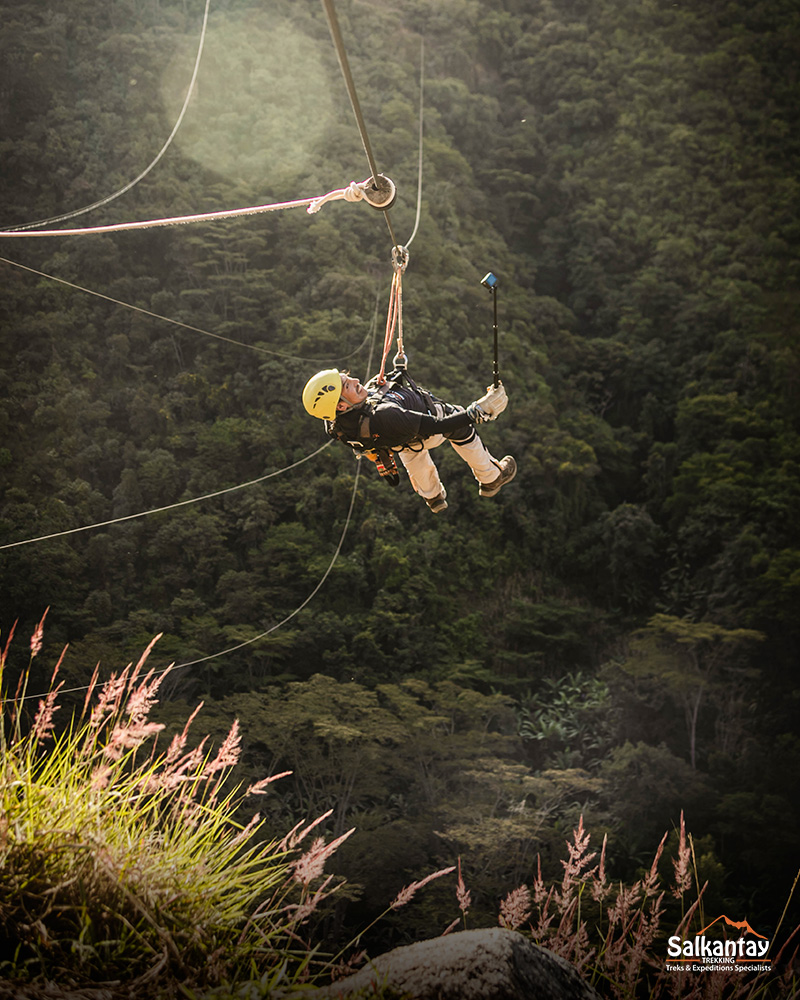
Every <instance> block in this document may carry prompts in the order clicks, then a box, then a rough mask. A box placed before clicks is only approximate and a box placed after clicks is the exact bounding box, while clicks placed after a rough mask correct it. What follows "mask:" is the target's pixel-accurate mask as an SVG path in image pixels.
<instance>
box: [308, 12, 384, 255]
mask: <svg viewBox="0 0 800 1000" xmlns="http://www.w3.org/2000/svg"><path fill="white" fill-rule="evenodd" d="M322 6H323V7H324V8H325V14H326V15H327V18H328V28H329V29H330V33H331V39H332V40H333V46H334V48H335V49H336V55H337V56H338V58H339V66H340V67H341V70H342V76H343V77H344V82H345V86H346V87H347V93H348V96H349V97H350V104H351V106H352V108H353V114H354V115H355V119H356V125H357V126H358V131H359V134H360V136H361V144H362V145H363V147H364V152H365V153H366V154H367V162H368V163H369V169H370V170H371V171H372V181H373V184H374V185H375V187H376V188H377V187H378V177H379V173H378V167H377V165H376V163H375V157H374V156H373V155H372V146H371V144H370V141H369V135H368V134H367V125H366V122H365V121H364V115H363V114H362V113H361V104H360V102H359V100H358V94H357V93H356V85H355V81H354V80H353V74H352V73H351V72H350V61H349V60H348V58H347V50H346V49H345V45H344V39H343V38H342V32H341V28H340V27H339V18H338V17H337V15H336V6H335V5H334V3H333V0H322ZM383 214H384V217H385V219H386V225H387V227H388V229H389V236H390V237H391V239H392V246H395V247H396V246H399V244H398V242H397V237H396V236H395V235H394V229H393V228H392V220H391V219H390V218H389V209H388V208H385V209H383Z"/></svg>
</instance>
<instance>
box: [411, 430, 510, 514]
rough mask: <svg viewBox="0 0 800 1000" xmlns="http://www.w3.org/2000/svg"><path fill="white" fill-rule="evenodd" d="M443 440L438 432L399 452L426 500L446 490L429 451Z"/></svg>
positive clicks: (415, 488) (412, 479)
mask: <svg viewBox="0 0 800 1000" xmlns="http://www.w3.org/2000/svg"><path fill="white" fill-rule="evenodd" d="M443 441H444V438H443V437H442V435H441V434H436V435H435V436H434V437H430V438H427V439H426V440H425V441H424V442H422V444H420V445H415V446H414V449H412V448H403V450H402V451H399V452H397V454H398V456H399V458H400V461H401V462H402V463H403V465H404V466H405V470H406V472H407V473H408V478H409V479H410V480H411V485H412V486H413V487H414V490H415V491H416V492H417V493H419V495H420V496H421V497H425V499H426V500H431V499H433V498H434V497H438V496H439V495H440V494H441V493H443V492H444V487H443V486H442V481H441V479H440V478H439V470H438V469H437V468H436V466H435V465H434V462H433V459H432V458H431V456H430V454H429V453H428V449H429V448H435V447H436V446H437V445H439V444H441V443H442V442H443ZM495 472H496V470H495Z"/></svg>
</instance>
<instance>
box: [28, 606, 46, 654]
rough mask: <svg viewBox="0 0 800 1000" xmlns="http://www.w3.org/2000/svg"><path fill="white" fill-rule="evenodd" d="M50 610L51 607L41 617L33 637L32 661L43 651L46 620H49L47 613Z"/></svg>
mask: <svg viewBox="0 0 800 1000" xmlns="http://www.w3.org/2000/svg"><path fill="white" fill-rule="evenodd" d="M49 610H50V605H49V604H48V606H47V607H46V608H45V609H44V614H43V615H42V617H41V620H40V622H39V624H38V625H37V626H36V628H35V629H34V630H33V635H32V636H31V659H33V658H34V657H35V656H38V655H39V653H40V652H41V651H42V638H43V636H44V620H45V618H47V612H48V611H49Z"/></svg>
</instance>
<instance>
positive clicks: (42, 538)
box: [0, 441, 333, 552]
mask: <svg viewBox="0 0 800 1000" xmlns="http://www.w3.org/2000/svg"><path fill="white" fill-rule="evenodd" d="M332 444H333V441H326V442H325V444H323V445H321V446H320V447H319V448H317V450H316V451H312V452H311V454H310V455H305V456H304V457H303V458H300V459H298V460H297V461H296V462H292V464H291V465H287V466H285V468H283V469H278V470H277V471H275V472H268V473H267V475H266V476H259V478H258V479H251V480H250V481H249V482H247V483H239V484H238V485H236V486H227V487H226V488H225V489H222V490H217V491H216V492H214V493H206V494H205V495H204V496H201V497H192V498H191V499H190V500H178V501H177V503H170V504H167V505H166V507H154V508H153V509H152V510H140V511H138V512H137V513H136V514H124V515H123V516H122V517H112V518H111V519H110V520H108V521H98V522H97V523H96V524H83V525H81V526H80V527H79V528H66V529H65V530H64V531H54V532H53V533H52V534H50V535H39V537H38V538H24V539H22V541H19V542H7V543H6V544H5V545H0V552H2V551H3V550H4V549H16V548H18V547H19V546H20V545H32V544H33V543H34V542H47V541H50V540H51V539H53V538H63V537H64V536H65V535H76V534H78V532H79V531H91V530H92V529H93V528H107V527H108V526H109V525H112V524H121V523H122V522H123V521H133V520H134V519H135V518H138V517H147V516H148V515H150V514H163V513H164V511H167V510H176V509H177V508H178V507H188V506H189V505H190V504H193V503H201V502H202V501H203V500H212V499H213V498H214V497H221V496H224V495H225V494H226V493H235V492H236V490H243V489H246V488H247V487H248V486H256V485H258V483H263V482H266V480H267V479H272V478H274V477H275V476H280V475H281V474H282V473H284V472H289V471H290V470H291V469H296V468H297V467H298V465H302V464H303V463H304V462H308V461H309V459H312V458H315V457H316V456H317V455H319V453H320V452H321V451H325V449H326V448H328V447H329V446H330V445H332Z"/></svg>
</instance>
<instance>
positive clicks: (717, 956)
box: [666, 914, 772, 972]
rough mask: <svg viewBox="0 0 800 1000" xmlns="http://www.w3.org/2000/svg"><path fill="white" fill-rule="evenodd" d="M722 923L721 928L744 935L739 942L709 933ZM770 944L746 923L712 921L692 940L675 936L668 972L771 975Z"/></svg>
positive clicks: (669, 950)
mask: <svg viewBox="0 0 800 1000" xmlns="http://www.w3.org/2000/svg"><path fill="white" fill-rule="evenodd" d="M720 921H723V924H722V927H723V929H724V928H725V927H731V928H733V929H734V930H738V931H741V932H742V933H741V935H740V936H739V937H738V938H726V937H721V938H720V937H712V936H709V933H708V932H709V931H710V930H711V928H712V927H714V925H715V924H719V922H720ZM770 943H771V942H770V940H769V938H766V937H765V936H764V935H763V934H759V933H757V932H756V931H754V930H753V928H752V927H751V926H750V924H749V923H748V921H747V920H731V919H730V917H726V916H725V915H724V914H723V915H722V916H721V917H717V919H716V920H712V921H711V923H710V924H708V926H707V927H704V928H703V929H702V930H701V931H698V932H697V934H695V935H694V936H693V937H689V938H684V937H680V936H679V935H678V934H674V935H673V936H672V937H671V938H670V939H669V940H668V941H667V956H668V957H667V966H666V967H667V971H668V972H678V971H680V970H684V971H688V970H691V971H692V972H715V971H716V972H721V971H726V972H770V971H771V970H772V965H771V962H770V959H769V957H768V955H769V948H770Z"/></svg>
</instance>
